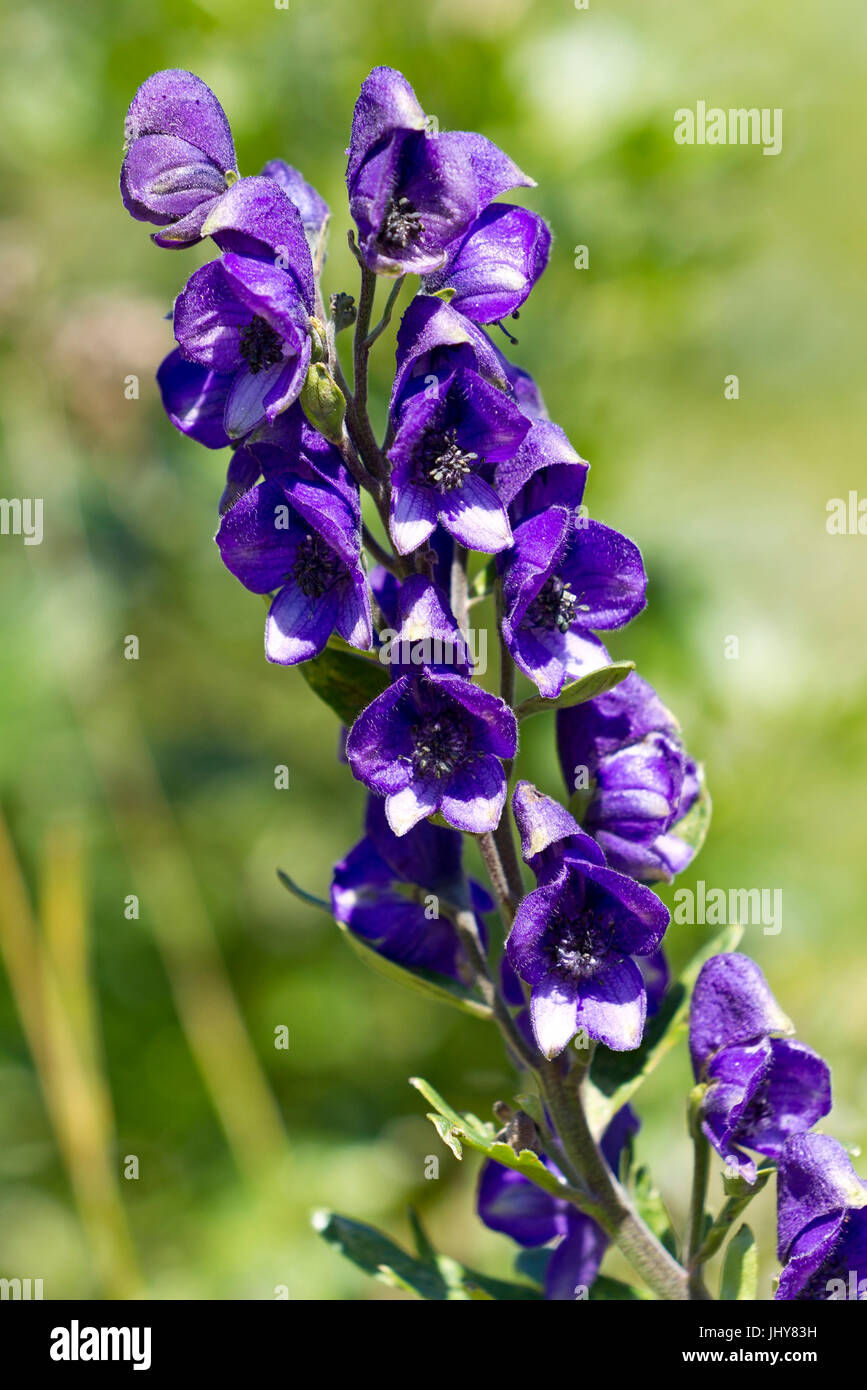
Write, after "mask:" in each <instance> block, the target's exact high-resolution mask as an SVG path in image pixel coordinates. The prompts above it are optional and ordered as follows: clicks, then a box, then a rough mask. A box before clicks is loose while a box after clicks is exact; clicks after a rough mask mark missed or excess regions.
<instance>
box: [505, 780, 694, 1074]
mask: <svg viewBox="0 0 867 1390" xmlns="http://www.w3.org/2000/svg"><path fill="white" fill-rule="evenodd" d="M512 805H513V808H514V812H515V819H516V821H517V823H518V828H519V830H520V832H521V847H522V851H523V855H524V859H525V860H526V862H527V863H528V864H529V865H530V867H531V868H532V869H533V872H534V873H535V874H536V877H537V880H538V883H539V887H537V888H536V889H534V891H533V892H531V893H528V894H527V896H526V897H525V898H524V899H523V901H522V902H521V904H520V906H519V908H518V912H517V915H516V917H515V921H514V924H513V926H512V931H511V934H510V936H509V940H508V942H507V950H508V954H509V960H510V961H511V964H512V966H513V968H514V969H515V970H516V972H517V973H518V975H520V977H521V979H522V980H524V981H525V982H526V983H527V984H528V985H530V986H531V989H532V994H531V1000H530V1016H531V1021H532V1025H533V1033H534V1036H535V1038H536V1043H537V1045H538V1047H539V1050H540V1051H541V1052H542V1053H544V1055H545V1056H546V1057H549V1058H550V1057H556V1056H557V1055H558V1054H559V1053H560V1052H562V1051H563V1049H564V1047H566V1046H567V1044H568V1043H569V1042H570V1040H571V1039H572V1038H573V1037H574V1035H575V1033H576V1032H577V1031H578V1029H579V1028H580V1027H582V1026H583V1027H585V1028H586V1029H587V1033H588V1035H589V1037H591V1038H595V1039H597V1040H598V1041H599V1042H603V1043H605V1044H606V1045H607V1046H608V1047H610V1048H613V1049H614V1050H615V1051H617V1052H623V1051H629V1050H630V1049H632V1048H635V1047H637V1046H638V1044H639V1043H640V1042H641V1037H642V1033H643V1031H644V1021H645V1017H646V1013H647V993H646V987H645V983H644V979H643V976H642V973H641V971H640V970H639V968H638V966H637V965H636V964H635V961H634V960H632V959H631V957H633V956H652V955H654V953H655V952H656V951H657V948H658V947H659V944H660V942H661V940H662V937H663V935H664V933H665V929H666V927H667V926H668V921H669V914H668V909H667V908H666V907H665V906H664V905H663V904H662V903H661V902H660V901H659V899H658V898H657V897H656V895H655V894H654V893H652V892H651V891H650V889H649V888H645V887H643V886H641V885H640V884H637V883H635V882H633V880H632V879H630V878H627V877H626V876H625V875H623V874H618V873H616V872H615V871H614V870H613V869H609V868H607V867H606V864H605V856H604V855H603V853H602V851H601V850H600V849H599V846H598V845H597V844H596V842H595V840H593V839H591V837H590V836H589V835H585V834H583V832H582V831H581V829H580V827H579V826H578V823H577V821H575V820H574V819H573V817H572V816H570V815H569V813H568V812H567V811H565V810H564V809H563V807H562V806H559V805H558V804H557V803H556V802H555V801H552V800H551V798H550V797H547V796H543V795H542V793H541V792H539V791H537V790H536V788H535V787H533V786H532V785H531V784H530V783H529V782H519V783H518V785H517V787H516V788H515V793H514V797H513V801H512Z"/></svg>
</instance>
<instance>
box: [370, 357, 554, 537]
mask: <svg viewBox="0 0 867 1390" xmlns="http://www.w3.org/2000/svg"><path fill="white" fill-rule="evenodd" d="M528 427H529V425H528V421H527V420H526V419H525V418H524V416H523V415H522V414H521V413H520V411H519V410H517V409H516V407H515V406H514V405H513V404H512V403H511V401H509V399H508V397H506V396H505V395H504V394H503V392H502V391H498V390H497V389H496V387H494V386H490V385H488V383H487V382H486V381H485V380H484V379H483V378H482V377H481V376H479V375H478V373H477V372H473V371H470V370H468V369H467V368H465V367H460V368H458V369H457V371H454V372H451V373H450V374H449V375H448V376H447V377H446V378H445V380H444V381H442V382H438V383H436V385H435V386H433V387H432V388H431V390H430V391H429V392H427V391H425V392H419V393H418V394H416V395H414V396H411V397H410V398H409V400H408V401H407V402H406V404H405V405H404V406H403V409H402V410H401V413H400V416H399V423H398V427H397V433H396V435H395V439H394V443H393V444H392V446H391V449H390V451H389V456H390V458H391V461H392V464H393V465H394V471H393V474H392V498H391V535H392V539H393V541H394V544H395V547H396V549H397V550H398V551H399V552H400V554H401V555H406V554H408V553H409V552H410V551H412V550H415V549H417V548H418V546H420V545H422V544H423V542H424V541H426V540H427V538H428V537H429V536H430V534H431V532H432V531H433V529H434V527H435V526H436V524H437V522H438V521H439V522H440V524H441V525H442V526H444V527H445V529H446V530H447V531H448V532H449V533H450V534H451V535H452V536H454V538H455V540H456V541H459V542H460V543H461V544H462V545H465V546H467V548H468V549H470V550H481V551H485V552H487V553H492V552H494V551H498V550H503V549H505V547H506V546H508V545H510V544H511V541H512V528H511V526H510V525H509V518H508V516H507V515H506V509H505V507H504V506H503V503H502V501H501V500H500V498H499V497H498V495H497V493H496V491H495V490H494V488H493V486H492V485H491V483H490V482H488V481H486V479H485V477H484V476H483V472H484V471H488V472H492V471H493V469H492V465H493V464H495V463H498V462H499V461H501V460H502V459H504V458H509V457H510V456H511V455H512V454H513V453H514V452H515V450H516V449H517V447H518V445H519V444H520V442H521V440H522V439H523V437H524V435H525V434H526V433H527V429H528Z"/></svg>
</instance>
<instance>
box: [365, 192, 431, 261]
mask: <svg viewBox="0 0 867 1390" xmlns="http://www.w3.org/2000/svg"><path fill="white" fill-rule="evenodd" d="M423 231H424V223H423V222H422V220H421V217H420V216H419V214H418V213H417V212H416V210H415V208H414V206H413V204H412V203H411V202H410V200H409V198H405V197H400V198H395V197H391V198H389V200H388V202H387V203H386V205H385V215H384V217H383V219H382V224H381V226H380V228H379V231H378V233H377V237H376V239H377V241H378V242H379V244H380V245H381V246H394V247H397V248H398V249H400V250H401V251H405V250H406V248H407V247H408V246H411V245H412V243H413V242H414V241H419V240H420V239H421V235H422V233H423Z"/></svg>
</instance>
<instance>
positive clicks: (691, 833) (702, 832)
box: [668, 763, 713, 854]
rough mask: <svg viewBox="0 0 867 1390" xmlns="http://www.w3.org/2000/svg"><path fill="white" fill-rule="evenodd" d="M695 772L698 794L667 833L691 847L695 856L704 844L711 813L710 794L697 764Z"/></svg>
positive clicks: (700, 765)
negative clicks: (684, 813) (697, 781)
mask: <svg viewBox="0 0 867 1390" xmlns="http://www.w3.org/2000/svg"><path fill="white" fill-rule="evenodd" d="M696 772H697V775H698V780H699V793H698V796H697V797H696V799H695V801H694V802H693V804H692V806H690V808H689V810H688V811H687V813H686V815H685V816H682V817H681V818H680V820H679V821H676V822H675V824H674V825H673V826H672V827H671V829H670V830H669V831H668V834H669V835H676V836H677V838H678V839H679V840H685V841H686V843H687V844H688V845H690V846H691V847H692V849H693V850H694V852H695V854H698V852H699V850H700V849H701V847H702V845H703V844H704V842H705V838H706V836H707V832H708V830H709V829H710V818H711V812H712V811H713V802H712V801H711V799H710V792H709V791H708V789H707V782H706V781H705V778H704V767H703V766H702V764H701V763H699V764H698V767H697V768H696Z"/></svg>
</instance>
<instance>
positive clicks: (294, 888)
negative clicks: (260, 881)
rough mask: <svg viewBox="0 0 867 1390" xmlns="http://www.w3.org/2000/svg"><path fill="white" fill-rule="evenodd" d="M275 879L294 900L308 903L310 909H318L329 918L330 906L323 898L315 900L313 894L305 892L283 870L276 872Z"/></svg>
mask: <svg viewBox="0 0 867 1390" xmlns="http://www.w3.org/2000/svg"><path fill="white" fill-rule="evenodd" d="M277 877H278V878H279V880H280V882H281V883H282V884H283V887H284V888H286V889H288V891H289V892H290V893H291V894H292V896H293V897H294V898H300V900H301V902H302V903H309V905H310V906H311V907H319V908H321V909H322V911H323V912H327V913H328V915H329V917H330V916H331V904H330V903H327V902H326V901H325V899H324V898H317V897H316V896H315V894H313V893H308V892H306V890H305V889H303V888H301V887H300V886H299V885H298V884H297V883H296V882H295V880H294V878H290V877H289V875H288V874H287V873H286V872H285V871H284V870H283V869H278V870H277Z"/></svg>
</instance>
